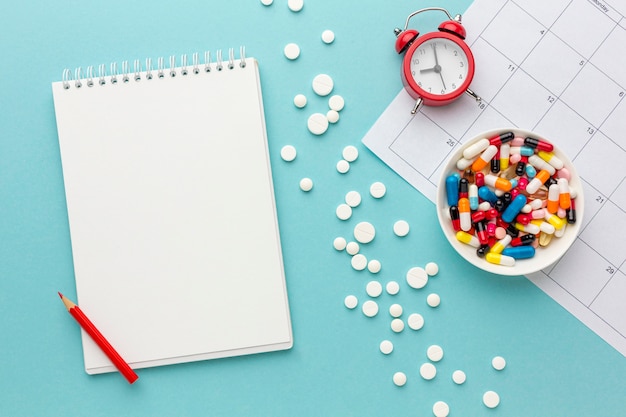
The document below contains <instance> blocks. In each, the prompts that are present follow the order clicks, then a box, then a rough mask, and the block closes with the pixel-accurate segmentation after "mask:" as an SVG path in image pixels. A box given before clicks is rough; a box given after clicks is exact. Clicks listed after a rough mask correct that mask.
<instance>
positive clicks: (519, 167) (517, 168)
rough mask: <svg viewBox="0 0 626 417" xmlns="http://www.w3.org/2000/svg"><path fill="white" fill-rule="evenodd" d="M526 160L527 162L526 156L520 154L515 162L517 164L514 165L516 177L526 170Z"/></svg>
mask: <svg viewBox="0 0 626 417" xmlns="http://www.w3.org/2000/svg"><path fill="white" fill-rule="evenodd" d="M527 162H528V158H527V157H525V156H522V157H521V158H520V160H519V162H518V163H517V165H515V174H517V176H518V177H521V176H522V175H524V173H525V172H526V163H527Z"/></svg>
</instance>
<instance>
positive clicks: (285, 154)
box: [280, 145, 297, 162]
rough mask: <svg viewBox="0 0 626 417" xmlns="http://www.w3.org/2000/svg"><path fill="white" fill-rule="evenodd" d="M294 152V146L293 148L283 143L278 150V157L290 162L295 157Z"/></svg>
mask: <svg viewBox="0 0 626 417" xmlns="http://www.w3.org/2000/svg"><path fill="white" fill-rule="evenodd" d="M296 154H297V152H296V148H294V147H293V146H292V145H285V146H283V147H282V149H281V150H280V157H281V158H283V160H284V161H286V162H291V161H293V160H294V159H296Z"/></svg>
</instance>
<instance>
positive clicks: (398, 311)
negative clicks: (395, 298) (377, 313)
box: [389, 304, 402, 318]
mask: <svg viewBox="0 0 626 417" xmlns="http://www.w3.org/2000/svg"><path fill="white" fill-rule="evenodd" d="M389 314H391V317H395V318H398V317H400V316H401V315H402V306H401V305H400V304H392V305H391V306H389Z"/></svg>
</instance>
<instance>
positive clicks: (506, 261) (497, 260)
mask: <svg viewBox="0 0 626 417" xmlns="http://www.w3.org/2000/svg"><path fill="white" fill-rule="evenodd" d="M485 259H486V260H487V262H489V263H492V264H496V265H504V266H513V265H515V258H512V257H510V256H506V255H501V254H499V253H493V252H489V253H487V254H486V255H485Z"/></svg>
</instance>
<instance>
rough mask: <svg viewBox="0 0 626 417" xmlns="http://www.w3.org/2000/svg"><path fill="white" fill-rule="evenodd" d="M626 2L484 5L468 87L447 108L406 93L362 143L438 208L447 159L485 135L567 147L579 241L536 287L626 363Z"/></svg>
mask: <svg viewBox="0 0 626 417" xmlns="http://www.w3.org/2000/svg"><path fill="white" fill-rule="evenodd" d="M625 16H626V3H623V2H618V0H612V3H608V2H605V1H600V0H551V1H549V2H547V1H544V0H515V1H513V0H507V1H502V0H476V1H475V2H474V3H473V4H472V6H471V7H470V8H469V9H468V10H467V12H466V13H465V15H464V16H463V25H464V26H465V28H466V29H467V34H468V36H467V39H466V42H467V43H468V45H469V46H470V48H471V49H472V51H473V53H474V57H475V60H476V74H475V77H474V80H473V82H472V84H471V86H470V87H471V89H472V90H473V91H474V92H475V93H476V94H478V95H479V96H480V97H481V98H482V101H481V102H476V101H475V100H474V99H473V98H471V97H470V96H467V95H465V96H463V97H461V98H460V99H459V100H457V101H456V102H454V103H453V104H451V105H448V106H444V107H422V109H421V110H420V111H419V112H418V113H416V114H415V115H412V114H411V110H412V108H413V106H414V105H415V100H414V99H412V98H411V97H410V96H409V95H408V93H406V92H405V91H404V90H402V91H401V92H400V93H399V94H398V95H397V97H396V98H395V99H394V100H393V102H392V103H391V104H390V105H389V106H388V107H387V109H386V110H385V111H384V112H383V114H382V115H381V116H380V118H379V119H378V120H377V121H376V123H375V124H374V126H372V128H371V129H370V131H369V132H368V133H367V134H366V136H365V137H364V138H363V143H364V144H365V145H366V146H367V147H368V148H369V149H370V150H372V151H373V152H374V153H375V154H376V155H377V156H378V157H379V158H381V159H382V160H383V161H384V162H385V163H386V164H387V165H389V166H390V167H391V168H392V169H393V170H395V171H396V172H397V173H398V174H400V175H401V176H402V177H403V178H404V179H406V180H407V181H408V182H409V183H410V184H411V185H413V186H414V187H415V188H416V189H418V190H419V191H420V192H422V193H423V194H424V195H425V196H427V197H428V198H429V199H430V200H431V201H433V202H434V201H435V195H436V183H437V181H438V179H439V176H440V175H441V170H442V168H443V165H444V162H445V161H446V159H447V158H448V157H449V156H450V155H451V154H452V153H453V152H454V151H455V149H456V148H457V147H459V146H462V144H463V143H464V142H466V141H467V140H469V139H471V138H472V137H475V136H476V135H478V134H479V133H480V132H483V131H487V130H492V129H494V128H501V127H511V126H513V127H518V128H522V129H527V130H532V131H535V132H537V133H539V134H541V135H542V136H543V137H545V138H547V139H549V140H551V141H553V142H554V143H556V144H558V146H559V147H560V148H561V149H562V150H563V151H564V152H565V153H566V154H567V155H568V156H569V157H570V158H571V159H572V161H573V163H574V164H575V166H576V168H577V169H578V172H579V174H580V176H581V179H582V183H583V191H584V194H585V216H584V217H585V218H584V219H583V224H582V228H581V232H580V235H579V237H578V238H577V240H576V241H575V242H574V244H573V245H572V247H571V248H570V249H569V251H568V252H567V253H566V254H565V255H564V256H563V257H562V258H561V260H560V261H558V262H557V263H556V264H554V265H552V266H550V267H549V268H547V269H546V270H543V271H541V272H538V273H534V274H531V275H529V276H528V278H529V279H530V280H531V281H532V282H534V283H535V284H536V285H537V286H538V287H540V288H541V289H542V290H543V291H545V292H546V293H547V294H548V295H550V296H551V297H552V298H553V299H555V300H556V301H557V302H559V303H560V304H561V305H562V306H563V307H565V308H566V309H567V310H568V311H569V312H571V313H572V314H573V315H574V316H576V317H577V318H578V319H579V320H581V321H582V322H583V323H585V324H586V325H587V326H588V327H589V328H591V329H592V330H593V331H595V332H596V333H597V334H598V335H599V336H601V337H602V338H603V339H604V340H606V341H607V342H608V343H609V344H611V345H612V346H613V347H615V348H616V349H617V350H618V351H619V352H621V353H622V354H623V355H625V356H626V302H624V301H625V298H626V244H624V240H623V236H626V212H625V209H624V208H625V207H626V181H625V172H626V171H624V169H622V166H623V164H624V161H626V134H624V132H626V100H625V99H624V96H625V95H626V18H625Z"/></svg>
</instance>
